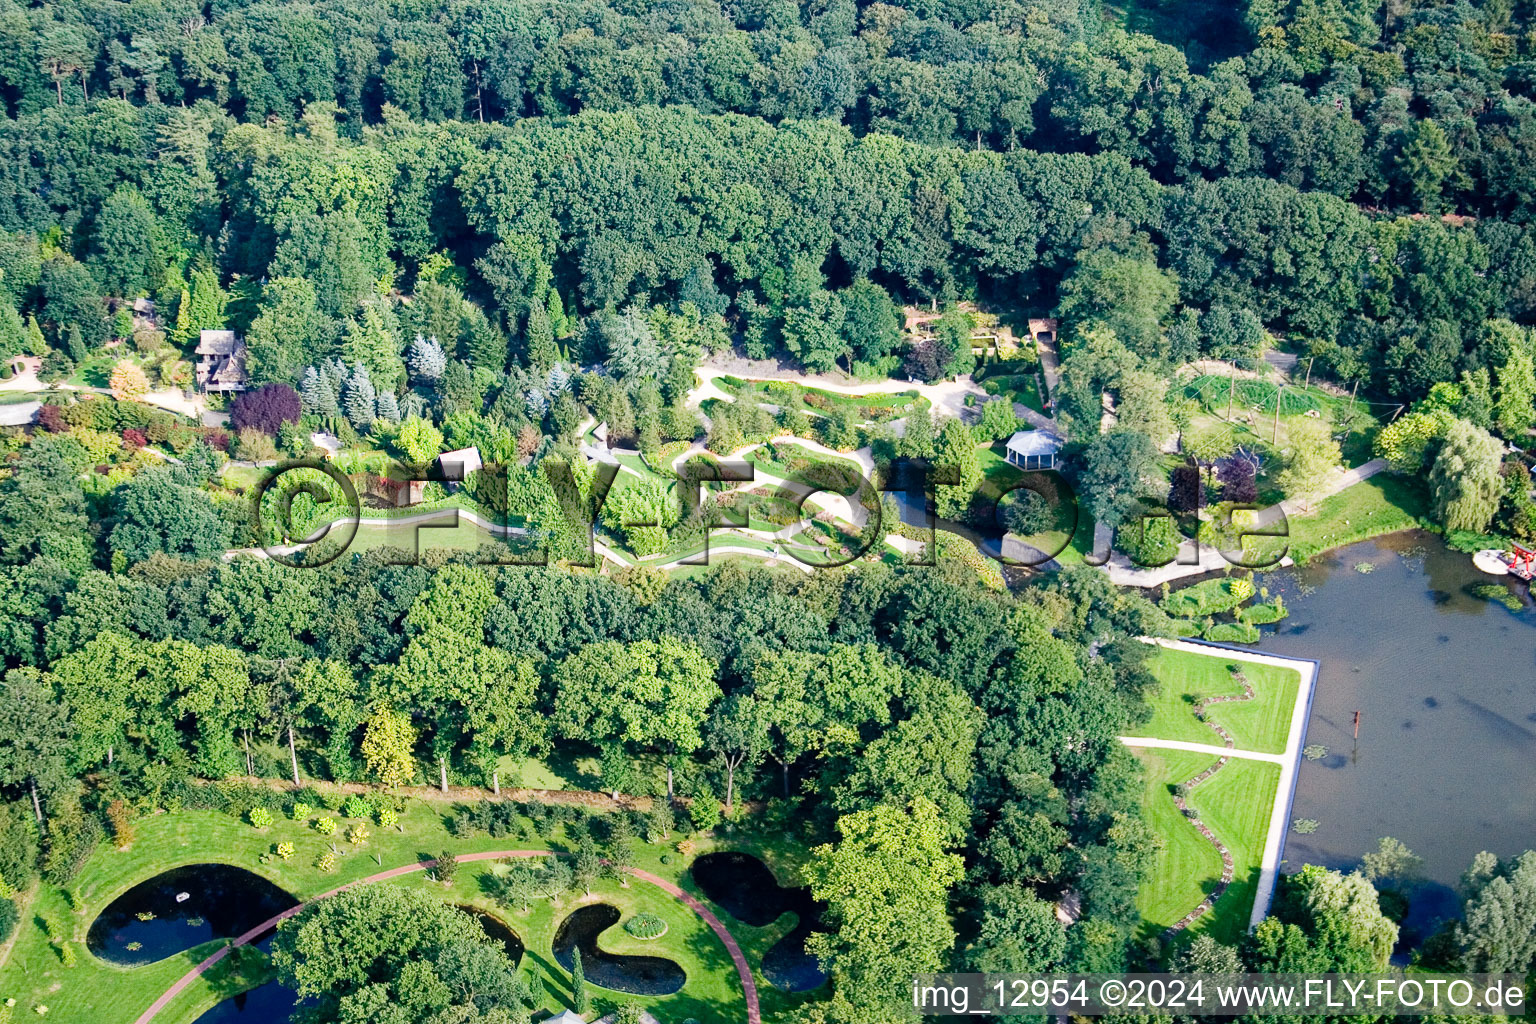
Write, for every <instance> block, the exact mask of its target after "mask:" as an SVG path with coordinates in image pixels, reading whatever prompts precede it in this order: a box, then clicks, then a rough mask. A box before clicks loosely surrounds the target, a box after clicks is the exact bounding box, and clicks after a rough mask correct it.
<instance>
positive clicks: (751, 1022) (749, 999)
mask: <svg viewBox="0 0 1536 1024" xmlns="http://www.w3.org/2000/svg"><path fill="white" fill-rule="evenodd" d="M551 852H552V851H550V850H489V851H486V852H483V853H466V854H464V855H463V856H460V857H458V858H456V859H457V860H458V862H459V863H460V864H468V863H472V862H474V861H482V860H501V859H502V858H504V857H548V856H549V855H550V854H551ZM436 865H437V861H436V860H421V861H416V862H414V863H411V864H406V865H403V866H401V867H398V868H390V869H389V870H388V871H380V872H378V873H377V874H373V875H369V876H368V877H366V878H359V879H356V880H354V881H351V882H348V883H347V884H346V885H338V886H337V887H336V888H334V889H332V890H330V891H329V892H323V893H321V894H320V895H319V896H316V897H315V898H314V899H311V900H306V901H305V902H303V903H300V904H299V905H298V906H296V907H291V908H289V909H288V910H285V911H283V912H282V913H281V914H278V915H277V916H276V917H273V918H271V919H269V920H266V921H263V922H262V923H261V924H258V925H256V926H255V927H254V928H252V929H250V930H249V931H247V932H245V933H244V934H243V935H239V936H236V937H235V938H234V939H233V940H232V941H231V942H230V943H229V944H228V945H226V946H222V947H220V948H219V949H218V950H217V951H216V952H214V953H213V954H212V955H210V956H209V957H208V958H207V959H205V960H204V961H203V962H202V963H200V964H198V965H197V966H196V967H194V968H192V969H191V970H190V971H188V972H187V973H186V974H184V975H182V976H181V977H180V978H179V979H177V981H176V984H174V985H172V986H171V987H170V988H168V989H166V990H165V992H164V993H162V994H161V995H160V997H159V998H158V999H156V1000H155V1001H154V1002H153V1003H151V1004H150V1005H149V1009H147V1010H145V1011H144V1012H143V1013H141V1014H139V1016H138V1018H137V1019H136V1020H135V1021H134V1024H149V1022H150V1021H152V1020H154V1019H155V1015H156V1014H158V1013H159V1012H160V1011H161V1010H163V1009H165V1007H166V1005H167V1004H169V1003H170V1001H171V1000H172V999H175V998H176V997H177V996H178V995H180V994H181V993H182V991H183V990H185V989H186V988H187V986H189V985H191V984H192V983H193V982H194V981H196V980H197V979H198V978H200V977H201V976H202V975H203V973H204V972H206V971H207V970H208V969H209V968H210V967H212V966H213V965H214V964H216V963H218V962H219V961H220V960H222V959H224V958H225V957H226V956H228V955H229V951H230V950H231V949H234V948H235V947H236V946H244V945H246V944H248V943H250V942H252V941H254V940H255V939H256V938H257V937H258V936H259V935H261V934H262V933H264V932H267V931H269V930H271V929H273V928H276V927H277V926H278V925H279V924H280V923H282V922H283V921H286V920H288V918H290V917H293V916H295V915H296V914H298V913H299V911H301V910H303V909H304V908H305V907H307V906H309V905H310V904H312V903H316V902H318V901H319V900H323V899H325V898H327V897H329V896H334V895H336V894H337V893H339V892H343V891H345V890H347V889H350V888H352V887H353V886H355V885H367V884H369V883H370V882H385V881H388V880H389V879H391V878H399V877H400V876H402V875H409V874H411V873H412V872H415V871H426V870H428V869H429V868H432V867H435V866H436ZM625 873H626V874H629V875H632V876H634V877H635V878H638V879H640V880H641V881H643V882H649V883H651V884H652V885H654V886H656V887H657V888H658V889H660V890H661V891H662V892H664V893H666V894H667V895H669V896H671V897H672V898H673V899H675V900H678V901H679V902H681V903H683V904H684V905H686V906H687V907H688V908H689V909H690V910H692V911H693V912H694V913H695V914H698V915H699V917H700V918H702V919H703V921H704V923H705V924H707V925H709V928H710V930H711V931H713V932H714V933H715V936H716V937H717V938H719V940H720V942H721V943H722V944H723V945H724V946H725V949H726V952H727V953H729V954H730V955H731V961H732V963H734V964H735V965H736V974H737V976H738V977H739V978H741V988H742V995H743V996H744V997H745V999H746V1003H747V1024H762V1020H763V1015H762V1009H761V1007H760V1004H759V1001H758V998H757V982H756V981H754V980H753V979H752V967H751V965H749V964H748V963H747V955H746V954H745V953H744V952H742V949H741V944H740V943H738V942H737V941H736V938H735V936H733V935H732V934H731V933H730V931H729V930H728V929H727V928H726V927H725V924H724V923H723V922H722V921H721V920H720V918H718V917H717V916H715V914H714V912H713V911H711V910H710V909H709V908H708V907H706V906H705V905H704V904H703V903H701V902H699V900H698V899H697V898H696V897H694V896H693V895H691V894H690V893H687V892H684V891H683V890H682V889H680V888H679V887H678V886H676V885H674V884H673V883H671V882H668V881H667V880H666V879H664V878H661V877H660V876H658V875H653V874H651V873H650V872H649V871H642V870H640V869H639V868H626V869H625Z"/></svg>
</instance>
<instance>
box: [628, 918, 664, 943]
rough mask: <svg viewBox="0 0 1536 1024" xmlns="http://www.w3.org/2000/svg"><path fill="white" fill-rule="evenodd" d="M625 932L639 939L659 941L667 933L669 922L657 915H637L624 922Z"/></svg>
mask: <svg viewBox="0 0 1536 1024" xmlns="http://www.w3.org/2000/svg"><path fill="white" fill-rule="evenodd" d="M624 930H625V931H626V932H628V933H629V934H631V935H633V936H634V937H635V938H637V939H659V938H661V937H662V936H663V935H665V934H666V933H667V922H665V921H663V920H662V919H661V918H659V917H657V916H656V915H655V914H649V913H646V914H636V915H634V916H633V917H631V918H630V919H629V920H628V921H625V922H624Z"/></svg>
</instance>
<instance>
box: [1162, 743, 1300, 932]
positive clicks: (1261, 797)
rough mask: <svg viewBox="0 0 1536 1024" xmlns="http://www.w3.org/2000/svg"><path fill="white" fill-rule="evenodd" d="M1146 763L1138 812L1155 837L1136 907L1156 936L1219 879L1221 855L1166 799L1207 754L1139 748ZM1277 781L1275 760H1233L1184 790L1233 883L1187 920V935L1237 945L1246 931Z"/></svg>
mask: <svg viewBox="0 0 1536 1024" xmlns="http://www.w3.org/2000/svg"><path fill="white" fill-rule="evenodd" d="M1136 756H1137V757H1138V758H1139V759H1140V760H1141V762H1142V764H1143V765H1144V766H1145V768H1146V787H1145V789H1144V790H1143V792H1142V814H1143V815H1144V817H1145V819H1146V822H1147V824H1148V826H1150V827H1151V829H1152V830H1153V831H1154V832H1155V833H1157V835H1158V836H1159V837H1161V838H1162V841H1163V845H1162V848H1161V849H1160V850H1158V852H1157V856H1156V859H1155V861H1154V863H1153V867H1152V870H1151V871H1150V872H1149V873H1148V875H1147V877H1146V878H1144V879H1143V880H1142V883H1141V887H1140V889H1139V890H1138V891H1137V895H1136V909H1137V911H1138V912H1139V913H1140V914H1141V917H1142V922H1143V923H1142V934H1143V935H1144V936H1146V937H1156V936H1158V935H1160V934H1161V933H1162V932H1163V930H1164V929H1166V928H1168V927H1169V926H1170V925H1172V924H1174V923H1176V922H1177V921H1179V920H1180V919H1181V918H1183V916H1184V915H1185V914H1187V913H1189V911H1191V910H1193V909H1194V908H1195V907H1196V906H1197V905H1199V903H1200V901H1201V900H1203V899H1204V898H1205V897H1206V895H1207V894H1208V893H1209V892H1211V890H1212V889H1213V888H1214V887H1215V885H1216V883H1217V882H1218V881H1219V880H1220V879H1221V857H1220V855H1219V854H1218V853H1217V852H1216V849H1215V847H1213V846H1212V845H1211V844H1210V843H1209V842H1207V841H1206V839H1205V837H1204V836H1202V835H1201V834H1200V833H1199V832H1198V831H1197V830H1196V829H1195V826H1194V825H1193V824H1192V823H1191V822H1190V821H1189V819H1187V818H1186V817H1184V815H1183V814H1181V813H1180V812H1179V809H1178V808H1177V807H1176V806H1174V803H1173V787H1174V786H1176V785H1178V784H1179V783H1181V782H1183V781H1185V780H1186V779H1189V778H1192V777H1194V776H1195V775H1198V774H1199V773H1200V772H1202V771H1204V770H1205V769H1206V768H1208V767H1210V765H1211V764H1212V763H1214V760H1215V759H1214V758H1212V757H1211V756H1210V755H1208V754H1199V753H1193V752H1189V751H1182V750H1156V749H1150V748H1138V749H1137V750H1136ZM1279 781H1280V768H1279V766H1278V765H1274V764H1269V763H1267V762H1264V761H1244V760H1241V759H1238V758H1233V759H1232V760H1230V761H1228V762H1227V764H1226V766H1225V767H1224V768H1222V769H1221V771H1219V772H1217V773H1216V774H1215V775H1213V776H1211V777H1210V778H1209V779H1207V780H1206V781H1205V782H1203V783H1201V784H1200V785H1198V786H1196V787H1195V788H1194V789H1193V790H1191V791H1190V796H1189V797H1188V803H1189V806H1190V807H1191V808H1193V809H1194V811H1195V812H1196V813H1197V814H1198V815H1199V816H1200V818H1201V820H1202V821H1204V822H1205V823H1206V825H1207V826H1208V827H1209V828H1210V829H1211V831H1212V832H1214V833H1215V834H1216V836H1217V837H1218V838H1220V839H1221V841H1222V842H1223V843H1225V844H1226V846H1227V849H1228V850H1229V851H1230V852H1231V855H1232V866H1233V874H1232V884H1231V885H1230V886H1229V887H1228V888H1227V891H1226V892H1225V893H1224V894H1223V895H1222V897H1221V899H1219V900H1217V901H1216V904H1215V906H1214V907H1212V908H1211V910H1210V911H1208V912H1207V913H1206V914H1205V915H1203V916H1202V917H1200V918H1197V919H1196V920H1195V922H1194V923H1193V924H1192V925H1190V927H1189V929H1188V931H1189V932H1190V933H1191V934H1195V935H1199V934H1202V933H1205V934H1209V935H1210V936H1212V937H1213V938H1215V939H1218V940H1219V941H1222V942H1229V943H1233V942H1237V941H1238V940H1239V939H1241V938H1242V936H1243V935H1244V934H1245V933H1246V932H1247V930H1248V918H1249V915H1250V914H1251V913H1252V911H1253V898H1254V895H1255V892H1256V890H1257V887H1258V874H1259V865H1260V863H1261V862H1262V860H1263V855H1264V839H1265V835H1266V833H1267V832H1268V830H1269V815H1270V810H1271V808H1272V806H1273V802H1274V799H1275V789H1276V787H1277V786H1278V784H1279Z"/></svg>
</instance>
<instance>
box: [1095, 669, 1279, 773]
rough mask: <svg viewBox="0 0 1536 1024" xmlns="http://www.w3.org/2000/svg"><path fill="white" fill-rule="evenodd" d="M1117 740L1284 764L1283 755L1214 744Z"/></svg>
mask: <svg viewBox="0 0 1536 1024" xmlns="http://www.w3.org/2000/svg"><path fill="white" fill-rule="evenodd" d="M1200 653H1202V654H1210V653H1211V652H1210V651H1202V652H1200ZM1223 653H1224V654H1225V653H1227V652H1223ZM1119 740H1120V742H1121V743H1124V744H1125V745H1126V746H1128V747H1156V748H1158V749H1161V750H1188V751H1190V752H1191V753H1195V754H1210V755H1211V756H1212V757H1236V758H1240V759H1242V760H1245V761H1268V762H1269V763H1270V764H1281V765H1283V764H1285V755H1284V754H1265V753H1261V752H1259V751H1257V750H1237V749H1234V748H1231V747H1220V746H1217V745H1216V744H1214V743H1191V742H1190V741H1188V740H1160V739H1157V738H1155V737H1152V736H1121V737H1119Z"/></svg>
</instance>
